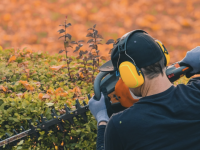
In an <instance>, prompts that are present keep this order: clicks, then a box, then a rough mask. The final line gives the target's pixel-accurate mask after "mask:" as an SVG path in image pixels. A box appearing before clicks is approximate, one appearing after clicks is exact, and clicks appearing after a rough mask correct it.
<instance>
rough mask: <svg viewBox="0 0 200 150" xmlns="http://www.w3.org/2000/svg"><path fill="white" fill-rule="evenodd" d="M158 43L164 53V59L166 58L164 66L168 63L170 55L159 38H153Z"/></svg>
mask: <svg viewBox="0 0 200 150" xmlns="http://www.w3.org/2000/svg"><path fill="white" fill-rule="evenodd" d="M155 41H156V42H157V43H158V45H159V46H160V48H161V49H162V52H163V53H164V55H165V59H166V66H167V65H168V64H169V61H170V56H169V53H168V51H167V49H166V48H165V46H164V45H163V44H162V43H161V42H160V41H159V40H155Z"/></svg>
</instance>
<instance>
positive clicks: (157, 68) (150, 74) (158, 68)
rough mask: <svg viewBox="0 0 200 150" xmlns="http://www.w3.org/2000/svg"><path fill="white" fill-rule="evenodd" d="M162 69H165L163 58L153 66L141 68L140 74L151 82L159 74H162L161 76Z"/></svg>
mask: <svg viewBox="0 0 200 150" xmlns="http://www.w3.org/2000/svg"><path fill="white" fill-rule="evenodd" d="M164 68H165V65H164V57H163V58H162V59H161V60H160V61H158V62H156V63H155V64H153V65H150V66H147V67H144V68H142V72H143V74H144V75H145V76H146V77H147V78H148V79H150V80H151V79H153V78H155V77H158V76H159V74H162V76H163V69H164Z"/></svg>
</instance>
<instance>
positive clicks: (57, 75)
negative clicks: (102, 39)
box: [0, 47, 103, 150]
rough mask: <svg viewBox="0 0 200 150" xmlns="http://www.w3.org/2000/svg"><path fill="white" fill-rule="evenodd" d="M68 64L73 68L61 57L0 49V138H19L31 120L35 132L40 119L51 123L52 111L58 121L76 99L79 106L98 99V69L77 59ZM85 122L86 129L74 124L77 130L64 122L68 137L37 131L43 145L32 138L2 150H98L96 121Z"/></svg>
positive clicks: (59, 132)
mask: <svg viewBox="0 0 200 150" xmlns="http://www.w3.org/2000/svg"><path fill="white" fill-rule="evenodd" d="M84 57H85V56H84V55H83V58H84ZM68 60H69V61H71V63H70V64H69V68H68V67H67V66H66V58H64V57H63V56H62V55H54V56H50V55H48V54H46V53H35V52H32V51H31V50H30V49H23V50H14V49H6V50H3V49H2V47H1V48H0V70H1V71H0V138H2V139H5V137H4V135H5V133H9V134H10V135H13V132H12V129H16V130H17V132H20V126H23V127H24V128H25V129H28V128H29V127H28V120H29V119H31V120H32V124H33V125H35V126H36V125H37V123H36V122H37V120H39V121H40V114H43V115H44V116H45V117H46V118H47V119H51V118H52V117H51V108H52V107H54V108H55V109H56V111H57V115H60V113H61V109H63V108H64V104H67V106H68V107H69V108H71V109H72V110H73V109H75V107H74V105H75V99H77V98H78V99H79V100H80V101H81V103H82V100H85V101H86V103H87V102H88V98H87V94H90V95H92V94H93V93H94V92H93V80H94V77H95V76H96V75H97V74H98V70H97V67H96V68H95V67H94V65H93V64H92V63H93V62H94V61H93V60H88V61H87V62H86V61H85V60H84V59H82V58H80V59H78V58H76V57H73V56H71V57H68ZM102 63H103V62H102V61H100V64H102ZM68 69H69V70H70V74H69V72H68ZM87 116H88V120H89V121H88V123H85V122H84V121H83V119H79V120H77V119H76V118H74V121H75V126H72V125H70V124H69V123H68V121H65V123H64V128H65V132H61V131H59V129H58V128H57V127H56V126H55V127H53V128H52V129H50V131H49V133H48V134H45V131H39V133H40V137H39V139H38V140H39V142H36V141H35V140H33V139H31V138H30V137H28V138H26V139H25V140H21V141H20V142H19V143H18V145H16V146H12V147H8V146H4V148H5V149H21V150H25V149H26V150H27V149H34V150H36V149H40V150H41V149H45V150H48V149H66V150H68V149H70V150H71V149H84V150H92V149H96V137H97V135H96V133H97V126H96V120H95V119H94V117H93V116H92V115H91V113H90V112H89V111H88V112H87Z"/></svg>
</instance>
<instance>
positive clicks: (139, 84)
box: [101, 30, 169, 96]
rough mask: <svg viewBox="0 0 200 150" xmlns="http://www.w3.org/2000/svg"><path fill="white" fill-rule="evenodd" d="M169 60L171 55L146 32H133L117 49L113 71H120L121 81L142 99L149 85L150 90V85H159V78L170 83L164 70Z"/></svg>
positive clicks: (112, 57) (120, 42)
mask: <svg viewBox="0 0 200 150" xmlns="http://www.w3.org/2000/svg"><path fill="white" fill-rule="evenodd" d="M167 58H169V55H168V52H167V50H166V49H165V48H164V46H163V45H162V43H160V42H159V41H155V40H154V39H153V38H152V37H151V36H150V35H148V34H147V33H146V32H145V31H143V30H136V31H131V32H129V33H127V34H125V35H124V36H123V37H122V38H121V39H120V41H119V42H118V43H117V44H116V45H114V48H113V51H112V53H111V61H112V65H113V66H112V67H110V68H111V69H110V71H111V70H113V71H119V73H120V76H121V78H122V80H123V81H124V83H125V84H126V85H127V86H128V87H129V88H131V89H133V90H132V91H133V93H134V94H135V95H137V96H141V95H142V96H143V95H145V94H143V93H142V92H141V90H142V89H146V86H147V85H148V86H151V85H150V83H151V84H153V82H152V81H157V80H155V79H156V78H157V79H161V78H165V79H167V80H168V78H167V77H166V74H165V69H164V68H165V66H166V64H167V62H169V59H167ZM124 70H125V71H124ZM101 71H102V70H101ZM140 72H142V75H141V73H140ZM141 77H142V78H141ZM161 80H163V79H161ZM132 83H134V84H132ZM144 87H145V88H144ZM139 91H140V92H139Z"/></svg>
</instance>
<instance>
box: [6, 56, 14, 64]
mask: <svg viewBox="0 0 200 150" xmlns="http://www.w3.org/2000/svg"><path fill="white" fill-rule="evenodd" d="M15 60H16V56H12V57H10V59H9V60H8V63H11V62H12V61H15Z"/></svg>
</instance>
